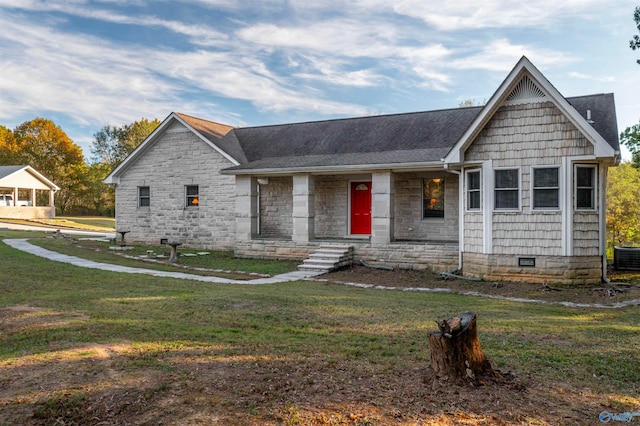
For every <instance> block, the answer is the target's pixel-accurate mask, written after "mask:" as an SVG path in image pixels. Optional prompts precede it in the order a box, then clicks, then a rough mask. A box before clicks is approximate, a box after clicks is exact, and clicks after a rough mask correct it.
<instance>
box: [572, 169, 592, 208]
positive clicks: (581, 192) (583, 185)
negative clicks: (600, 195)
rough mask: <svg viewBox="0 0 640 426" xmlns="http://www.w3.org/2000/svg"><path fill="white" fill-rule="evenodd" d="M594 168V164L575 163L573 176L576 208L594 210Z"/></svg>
mask: <svg viewBox="0 0 640 426" xmlns="http://www.w3.org/2000/svg"><path fill="white" fill-rule="evenodd" d="M596 170H597V166H596V165H594V164H589V165H576V167H575V169H574V178H573V181H574V182H575V202H576V210H595V208H596Z"/></svg>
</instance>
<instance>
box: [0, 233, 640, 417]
mask: <svg viewBox="0 0 640 426" xmlns="http://www.w3.org/2000/svg"><path fill="white" fill-rule="evenodd" d="M3 236H4V237H6V235H3ZM203 257H205V256H203ZM0 266H1V267H2V271H3V273H2V274H0V424H25V425H50V424H66V425H84V424H163V425H183V424H207V425H209V424H221V425H229V424H230V425H234V424H236V425H246V424H255V425H265V424H266V425H280V424H289V425H291V424H300V425H309V424H321V425H322V424H327V425H329V424H331V425H335V424H344V425H347V424H348V425H354V424H357V425H364V424H380V425H386V424H405V425H410V424H411V425H412V424H436V425H454V424H455V425H457V424H468V425H476V424H478V425H480V424H498V425H499V424H535V425H557V424H571V425H572V424H576V425H585V424H586V425H588V424H594V425H596V424H600V420H599V417H598V416H599V415H600V413H601V412H603V411H607V412H609V413H613V414H617V413H625V412H637V411H640V397H639V396H638V395H639V394H640V369H639V368H638V365H639V361H640V355H639V354H640V339H639V338H638V336H639V335H640V312H639V311H640V310H639V309H638V307H628V308H623V309H583V308H566V307H560V306H544V305H537V304H527V303H516V302H506V301H501V300H495V299H488V298H479V297H469V296H461V295H456V294H437V293H420V292H405V291H381V290H374V289H363V288H355V287H348V286H343V285H338V284H332V283H328V282H313V281H305V282H294V283H283V284H275V285H220V284H203V283H201V282H195V281H194V282H191V281H186V280H174V279H167V278H156V277H151V276H144V275H127V274H121V273H114V272H106V271H97V270H86V269H82V268H79V267H75V266H71V265H67V264H62V263H56V262H51V261H48V260H45V259H41V258H37V257H35V256H32V255H29V254H27V253H23V252H19V251H16V250H13V249H11V248H10V247H8V246H7V245H5V244H3V243H0ZM468 310H470V311H473V312H475V313H476V314H477V316H478V330H479V338H480V343H481V344H482V348H483V350H484V352H485V354H486V355H487V356H488V357H489V358H490V359H491V360H492V361H493V362H494V364H495V366H496V368H497V369H499V370H500V371H502V372H503V374H504V376H505V377H506V378H507V379H506V380H505V381H504V382H501V383H493V382H485V383H483V384H481V385H480V386H470V385H469V386H454V385H442V384H438V383H433V382H430V381H428V380H427V378H428V377H429V375H428V368H427V367H428V365H429V348H428V342H427V333H428V332H429V331H431V330H435V329H436V323H435V321H436V320H438V319H442V318H445V317H449V316H451V315H454V314H456V313H459V312H463V311H468Z"/></svg>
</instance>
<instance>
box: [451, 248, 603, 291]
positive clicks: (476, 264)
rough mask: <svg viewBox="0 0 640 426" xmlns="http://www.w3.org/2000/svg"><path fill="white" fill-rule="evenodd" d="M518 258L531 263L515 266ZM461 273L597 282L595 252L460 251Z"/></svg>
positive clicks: (551, 281) (526, 279) (489, 278)
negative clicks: (520, 253) (490, 253)
mask: <svg viewBox="0 0 640 426" xmlns="http://www.w3.org/2000/svg"><path fill="white" fill-rule="evenodd" d="M519 258H529V259H531V258H533V259H535V266H519V265H518V259H519ZM462 260H463V268H462V272H463V273H464V275H466V276H469V277H477V278H482V279H483V280H486V281H516V282H528V283H540V284H543V283H546V284H599V283H601V282H602V258H601V257H599V256H572V257H569V256H514V255H496V254H494V255H486V254H478V253H463V257H462Z"/></svg>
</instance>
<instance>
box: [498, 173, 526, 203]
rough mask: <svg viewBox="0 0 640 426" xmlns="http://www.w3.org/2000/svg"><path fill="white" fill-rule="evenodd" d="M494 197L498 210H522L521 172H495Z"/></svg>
mask: <svg viewBox="0 0 640 426" xmlns="http://www.w3.org/2000/svg"><path fill="white" fill-rule="evenodd" d="M494 172H495V174H494V197H495V205H494V207H495V209H496V210H518V209H519V208H520V170H519V169H498V170H494Z"/></svg>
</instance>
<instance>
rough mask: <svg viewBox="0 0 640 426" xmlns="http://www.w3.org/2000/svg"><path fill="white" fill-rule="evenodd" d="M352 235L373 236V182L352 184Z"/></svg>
mask: <svg viewBox="0 0 640 426" xmlns="http://www.w3.org/2000/svg"><path fill="white" fill-rule="evenodd" d="M351 234H367V235H368V234H371V182H351Z"/></svg>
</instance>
